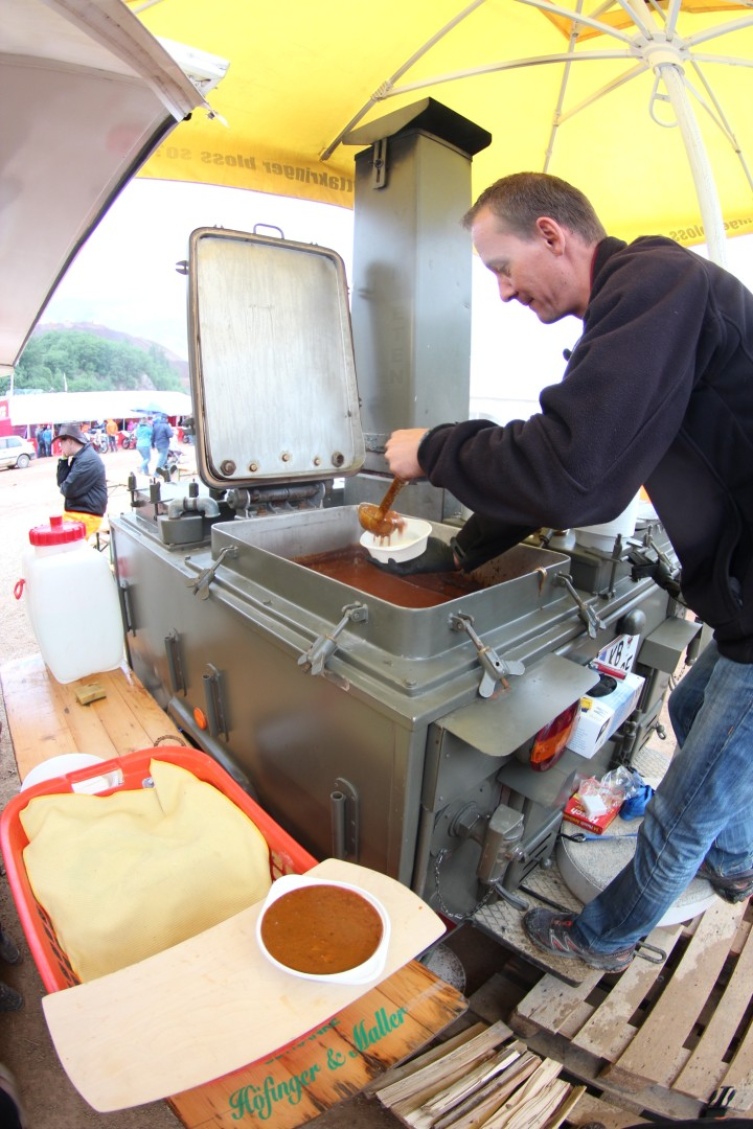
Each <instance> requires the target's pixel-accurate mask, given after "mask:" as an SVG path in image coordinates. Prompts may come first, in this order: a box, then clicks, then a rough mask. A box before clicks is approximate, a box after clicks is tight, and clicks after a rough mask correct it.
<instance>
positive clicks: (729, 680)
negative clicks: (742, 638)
mask: <svg viewBox="0 0 753 1129" xmlns="http://www.w3.org/2000/svg"><path fill="white" fill-rule="evenodd" d="M669 715H670V719H671V721H672V726H673V728H674V731H675V735H676V737H677V741H678V744H679V746H680V749H679V751H678V752H677V753H676V754H675V756H674V757H673V759H672V763H671V764H670V767H669V770H668V771H667V774H666V776H665V777H664V779H663V780H662V782H661V784H660V786H659V787H658V788H657V790H656V794H655V795H654V797H653V799H652V800H651V802H650V803H649V805H648V807H647V808H646V814H645V816H644V819H643V823H642V824H641V828H640V831H639V834H638V840H637V846H636V850H635V856H634V858H633V860H632V862H630V863H629V864H628V865H627V866H626V867H625V868H624V870H622V871H621V872H620V873H619V874H618V875H617V877H616V878H614V879H613V880H612V882H610V884H609V885H608V886H607V887H606V889H605V890H603V891H602V892H601V893H600V894H599V895H598V896H597V897H596V898H594V899H593V901H591V902H589V903H588V905H587V906H585V907H584V909H583V910H582V911H581V913H580V914H579V915H578V916H577V917H576V919H575V925H574V927H573V933H574V934H575V939H576V941H577V942H578V943H579V944H585V945H586V946H588V947H589V948H591V949H594V950H596V951H597V952H613V951H615V950H617V949H624V948H627V947H628V946H629V945H634V944H635V943H636V942H637V941H639V940H640V939H641V938H642V937H645V936H646V935H647V934H648V933H650V932H651V930H652V929H653V928H654V926H655V925H656V924H657V922H659V921H660V920H661V918H662V917H663V916H664V914H665V912H666V911H667V909H669V907H670V906H671V905H672V904H673V902H675V901H676V899H677V898H678V897H679V896H680V894H681V893H682V892H683V890H684V889H685V887H686V886H687V885H688V883H689V882H690V880H691V879H692V878H693V877H694V876H695V874H696V872H697V871H698V868H699V866H700V865H701V863H702V862H703V861H704V859H707V860H708V862H709V864H710V865H711V866H712V867H713V869H714V870H715V871H716V872H717V873H718V874H720V875H723V876H724V877H733V876H735V875H737V874H740V873H741V872H743V871H746V870H750V869H751V867H753V664H749V663H735V662H731V661H730V660H729V659H725V658H723V657H722V656H721V655H720V654H719V652H718V650H717V648H716V645H715V644H714V643H710V644H709V646H708V647H706V649H705V650H704V651H703V652H702V654H701V656H700V657H699V659H698V661H697V662H696V663H695V665H694V666H693V667H691V669H690V670H689V671H688V673H687V674H686V675H685V677H684V678H683V679H682V681H681V682H680V683H679V684H678V686H677V687H676V688H675V689H674V691H673V692H672V694H671V696H670V700H669Z"/></svg>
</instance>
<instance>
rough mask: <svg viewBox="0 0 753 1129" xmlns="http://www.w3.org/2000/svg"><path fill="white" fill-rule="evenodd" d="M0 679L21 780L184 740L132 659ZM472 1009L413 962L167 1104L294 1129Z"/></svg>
mask: <svg viewBox="0 0 753 1129" xmlns="http://www.w3.org/2000/svg"><path fill="white" fill-rule="evenodd" d="M0 681H1V682H2V689H3V696H4V700H5V709H6V713H7V717H8V725H9V729H10V736H11V740H12V743H13V748H14V754H15V758H16V763H17V766H18V772H19V776H20V778H21V780H23V779H24V778H25V776H26V775H27V773H28V772H29V771H30V770H31V769H32V768H33V767H34V766H35V765H37V764H39V763H40V762H42V761H44V760H47V759H48V758H50V757H53V756H58V755H61V754H63V753H72V752H81V753H90V754H93V755H95V756H101V757H104V758H105V759H109V758H111V757H116V756H123V755H125V754H126V753H130V752H135V751H137V750H139V749H146V748H152V747H154V746H158V745H165V744H169V745H175V744H186V741H185V739H184V738H183V737H182V735H181V734H180V733H179V731H178V730H177V729H176V728H175V726H174V725H173V723H172V721H171V720H170V718H169V717H168V716H167V715H166V714H165V713H164V712H163V711H162V710H161V709H160V708H159V706H158V705H157V703H156V702H155V701H154V699H153V698H152V697H151V696H150V695H149V694H148V693H147V691H146V690H145V688H144V687H143V685H142V684H141V682H140V681H139V679H138V678H137V677H136V675H135V674H134V673H133V672H132V671H131V670H130V669H129V668H128V667H126V666H123V667H121V668H120V669H118V670H115V671H110V672H107V673H104V674H98V675H96V676H95V678H94V679H86V680H82V683H77V682H74V683H71V684H69V685H66V686H63V685H60V684H59V683H58V682H56V681H55V679H54V678H52V676H51V675H50V674H49V672H48V671H47V668H46V667H45V665H44V662H43V661H42V658H41V656H40V655H34V656H33V657H31V658H29V659H24V660H21V661H18V662H14V663H9V664H6V665H5V666H3V667H2V668H0ZM91 681H96V682H97V683H98V684H99V686H101V688H102V690H103V691H104V697H102V698H99V699H97V700H96V701H92V702H91V703H90V704H88V705H83V704H82V703H81V701H79V698H78V697H77V691H80V690H81V687H82V684H83V682H87V683H88V682H91ZM82 697H86V695H82ZM466 1008H467V1001H466V1000H465V998H464V997H463V996H462V995H461V994H460V993H459V992H458V991H456V990H455V989H454V988H452V987H451V986H450V985H448V984H446V983H444V982H443V981H442V980H440V979H439V978H438V977H436V976H435V975H434V974H433V973H432V972H430V971H429V970H428V969H427V968H425V967H424V966H423V965H422V964H420V963H418V962H416V961H411V962H410V963H409V964H407V965H405V966H404V967H403V968H402V969H400V970H399V971H398V972H396V973H395V974H394V975H392V976H390V977H389V978H388V979H387V980H385V981H383V982H382V983H381V984H379V985H378V986H377V987H376V988H374V989H372V990H371V991H369V992H367V993H366V994H365V995H364V996H362V997H361V998H360V999H359V1000H357V1001H356V1002H355V1003H353V1004H351V1005H350V1006H349V1007H347V1008H344V1009H343V1010H342V1011H341V1012H339V1013H338V1014H337V1015H335V1016H333V1017H331V1019H330V1020H329V1021H328V1022H327V1023H324V1024H322V1025H321V1026H320V1027H319V1028H318V1029H317V1030H314V1031H302V1032H301V1037H300V1039H299V1040H297V1041H296V1042H295V1043H293V1044H292V1045H289V1046H287V1047H284V1048H282V1049H281V1050H280V1051H278V1052H277V1053H275V1054H273V1055H271V1056H270V1057H269V1058H267V1059H265V1060H264V1061H259V1062H255V1063H250V1064H249V1065H248V1066H246V1067H244V1068H243V1069H241V1070H238V1071H235V1072H234V1073H233V1074H229V1075H226V1076H224V1077H222V1078H218V1079H216V1080H215V1081H213V1082H210V1083H208V1084H206V1085H203V1086H200V1087H197V1088H196V1089H194V1090H188V1091H184V1092H183V1093H181V1094H178V1095H176V1096H174V1097H171V1098H169V1099H168V1103H169V1105H170V1107H171V1108H172V1109H173V1111H174V1112H175V1114H176V1116H177V1117H178V1118H179V1120H180V1121H181V1122H182V1124H183V1125H184V1126H186V1129H198V1127H199V1126H206V1125H208V1124H211V1125H212V1126H213V1127H215V1129H231V1127H235V1126H237V1125H238V1123H239V1121H241V1120H245V1119H248V1120H251V1119H254V1120H263V1121H264V1122H265V1123H266V1124H268V1125H269V1126H271V1127H273V1129H295V1127H296V1126H299V1125H301V1124H303V1123H304V1122H306V1121H309V1120H311V1119H312V1118H313V1117H316V1116H318V1115H320V1114H321V1113H322V1112H323V1111H324V1110H326V1109H329V1108H330V1107H331V1106H332V1105H334V1104H336V1103H338V1102H341V1101H343V1100H344V1099H345V1098H348V1097H351V1096H354V1095H355V1094H357V1093H358V1092H359V1091H361V1090H362V1089H363V1088H364V1087H365V1086H366V1084H367V1083H369V1082H371V1081H373V1080H374V1079H375V1078H378V1077H379V1075H380V1074H381V1073H382V1072H383V1071H384V1070H386V1069H388V1068H390V1067H392V1066H393V1065H394V1064H395V1063H397V1062H399V1061H402V1060H403V1059H405V1058H408V1057H410V1056H411V1055H413V1054H414V1053H415V1052H416V1051H418V1050H419V1049H421V1048H422V1047H424V1046H425V1045H426V1044H427V1043H429V1042H430V1041H431V1040H432V1039H433V1038H434V1037H435V1036H436V1035H437V1034H438V1033H439V1032H440V1031H441V1030H443V1029H444V1028H445V1027H447V1026H448V1025H449V1024H450V1023H452V1022H453V1021H454V1020H455V1019H457V1018H458V1017H459V1016H460V1015H462V1014H463V1013H464V1012H465V1010H466ZM397 1012H400V1014H401V1021H400V1023H399V1024H394V1025H393V1024H391V1023H390V1018H389V1017H390V1016H392V1015H394V1014H396V1013H397Z"/></svg>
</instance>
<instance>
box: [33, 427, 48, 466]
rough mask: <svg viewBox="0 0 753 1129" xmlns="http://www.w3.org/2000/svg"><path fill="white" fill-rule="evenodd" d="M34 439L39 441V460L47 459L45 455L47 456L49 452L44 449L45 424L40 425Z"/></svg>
mask: <svg viewBox="0 0 753 1129" xmlns="http://www.w3.org/2000/svg"><path fill="white" fill-rule="evenodd" d="M34 438H35V439H36V441H37V458H38V459H43V458H44V457H45V455H46V454H47V451H45V449H44V424H43V423H40V424H39V426H38V427H37V429H36V431H35V432H34Z"/></svg>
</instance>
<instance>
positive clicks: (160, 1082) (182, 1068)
mask: <svg viewBox="0 0 753 1129" xmlns="http://www.w3.org/2000/svg"><path fill="white" fill-rule="evenodd" d="M309 873H310V874H311V875H312V876H314V875H315V876H317V877H320V878H329V879H332V880H333V881H342V882H350V883H352V884H353V885H354V886H360V887H361V888H362V889H364V890H367V891H370V892H371V893H373V894H374V895H375V896H376V897H377V898H379V899H380V901H381V902H382V903H383V905H384V906H385V908H386V909H387V912H388V914H389V916H390V921H391V925H392V933H391V938H390V946H389V952H388V955H387V963H386V966H385V968H384V971H383V973H382V975H381V976H380V977H379V980H377V981H375V982H372V983H371V984H366V985H358V986H351V985H337V986H335V985H326V984H322V983H317V982H316V981H308V980H300V979H298V978H297V977H294V976H290V975H288V974H287V973H284V972H280V971H278V970H277V969H275V968H274V967H273V966H272V965H270V964H269V962H268V961H267V960H265V958H264V957H263V956H262V954H261V953H260V952H259V950H258V948H257V945H256V941H255V937H254V927H255V924H256V919H257V916H258V914H259V909H260V905H256V906H251V907H250V908H249V909H247V910H244V911H243V912H242V913H239V914H237V915H236V916H235V917H232V918H230V919H229V920H228V921H223V922H222V923H221V924H220V925H216V926H215V927H214V928H213V929H208V930H206V931H205V932H204V933H200V934H199V935H198V936H197V937H192V938H191V939H190V940H188V941H184V942H182V943H181V944H180V945H175V946H174V947H173V948H171V949H167V950H165V951H164V952H162V953H158V954H157V955H156V956H153V957H150V958H149V959H148V960H144V961H141V962H139V963H138V964H133V965H129V967H128V968H123V969H121V970H120V971H119V972H114V973H112V974H111V975H110V976H103V977H102V978H101V979H99V980H92V981H90V982H89V983H87V984H80V985H78V986H77V987H75V988H68V989H65V990H64V991H61V992H55V993H53V994H52V995H49V996H47V997H46V998H45V999H44V1000H43V1001H42V1006H43V1008H44V1013H45V1018H46V1020H47V1026H48V1027H49V1030H50V1034H51V1036H52V1041H53V1043H54V1045H55V1049H56V1051H57V1053H58V1056H59V1058H60V1061H61V1063H62V1065H63V1067H64V1068H65V1070H66V1072H67V1074H68V1077H69V1078H70V1080H71V1082H72V1083H73V1085H74V1086H75V1087H76V1089H77V1090H78V1091H79V1093H80V1094H81V1095H82V1097H83V1098H84V1099H85V1100H86V1101H87V1102H88V1103H89V1105H91V1106H92V1107H93V1108H94V1109H95V1110H98V1111H100V1112H103V1113H104V1112H108V1111H111V1110H116V1109H125V1108H128V1107H130V1106H135V1105H142V1104H144V1103H146V1102H151V1101H156V1100H158V1099H159V1098H164V1097H166V1096H168V1095H171V1094H177V1093H180V1092H181V1091H183V1090H188V1089H190V1088H191V1087H195V1086H199V1085H201V1084H202V1083H204V1082H208V1081H209V1080H211V1079H213V1078H218V1077H220V1076H221V1075H223V1074H227V1073H228V1072H230V1071H232V1070H237V1069H238V1068H239V1067H241V1066H244V1065H246V1064H247V1063H251V1062H255V1061H256V1060H257V1059H260V1058H262V1057H264V1056H265V1055H268V1054H270V1052H272V1051H274V1050H276V1049H278V1048H280V1047H283V1046H285V1045H286V1044H287V1043H289V1042H291V1041H292V1040H294V1039H296V1038H297V1037H299V1036H300V1035H301V1034H302V1033H303V1032H306V1031H309V1030H311V1029H312V1028H313V1027H316V1026H317V1024H320V1023H322V1022H323V1021H324V1020H326V1019H328V1018H329V1017H330V1016H332V1015H334V1014H335V1013H336V1012H339V1011H341V1010H342V1009H343V1008H344V1007H346V1006H347V1005H348V1004H350V1003H351V1002H352V1001H354V1000H356V999H358V998H359V997H361V996H363V995H364V994H365V993H366V992H368V991H370V990H371V989H373V987H374V985H375V983H379V982H380V981H382V980H384V979H385V978H387V977H388V976H390V975H391V974H392V973H394V972H395V971H396V970H397V969H399V968H401V967H402V966H403V965H404V964H406V963H407V962H408V961H410V960H412V959H413V957H415V956H416V955H417V954H418V953H420V952H422V951H423V950H424V949H425V948H427V947H428V946H429V945H431V944H432V943H433V942H434V941H436V940H437V939H438V938H439V937H441V936H442V934H443V933H444V931H445V927H444V925H443V923H442V921H441V919H440V918H439V917H438V916H437V915H436V914H435V913H434V912H433V911H432V910H431V909H430V908H429V907H428V906H427V905H426V903H425V902H423V901H422V900H421V899H420V898H419V897H418V896H417V895H416V894H414V893H413V892H412V891H411V890H409V889H408V888H407V887H405V886H403V885H401V884H400V883H399V882H396V881H395V880H394V879H392V878H387V877H385V875H383V874H378V873H377V872H376V871H373V870H368V869H366V868H365V867H361V866H356V865H354V864H353V863H347V862H341V861H339V860H338V859H326V860H325V861H324V862H322V863H319V864H318V865H317V866H315V867H314V868H313V869H312V870H311V871H309Z"/></svg>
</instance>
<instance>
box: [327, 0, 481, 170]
mask: <svg viewBox="0 0 753 1129" xmlns="http://www.w3.org/2000/svg"><path fill="white" fill-rule="evenodd" d="M485 2H486V0H472V3H470V4H468V5H467V7H465V8H463V10H462V11H461V12H458V14H457V15H456V16H454V17H453V18H452V19H451V20H450V21H449V22H448V23H446V24H445V25H444V27H441V28H440V29H439V31H437V32H435V34H434V35H432V36H431V38H430V39H427V41H426V43H424V44H422V46H421V47H419V48H418V50H417V51H414V52H413V54H412V55H410V56H409V57H408V58H407V59H406V60H405V62H404V63H402V64H401V66H399V67H398V68H397V70H396V71H395V73H394V74H393V75H391V77H390V78H388V79H386V80H385V81H384V82H383V83H382V84H381V85H380V86H379V88H378V90H376V91H375V92H374V94H372V95H371V97H370V98H369V100H368V102H366V103H365V104H364V105H363V106H362V107H361V109H360V110H358V111H357V112H356V113H355V114H354V115H353V117H352V118H351V119H350V121H349V122H348V123H347V125H345V126H344V127H343V128H342V129H341V130H340V132H339V133H338V135H337V137H335V138H334V139H333V140H332V141H330V143H329V145H328V146H327V147H326V149H323V150H322V152H321V153H320V155H319V159H320V160H322V161H328V160H329V158H330V157H331V156H332V154H333V153H334V151H335V149H336V148H337V146H338V145H339V144H340V143H341V142H342V139H343V137H345V135H346V133H349V132H350V130H351V129H353V127H354V126H356V125H358V123H359V122H360V121H361V119H362V118H363V117H365V116H366V114H368V112H369V110H371V109H372V108H373V107H374V106H376V105H377V103H378V102H381V101H382V100H383V99H384V98H386V97H388V95H389V92H390V90H391V89H392V87H393V86H394V84H395V82H396V81H397V79H399V78H400V77H401V75H404V74H405V72H406V71H408V70H410V68H411V67H412V66H413V65H414V63H417V62H418V60H419V59H421V58H422V57H423V56H424V55H425V54H426V53H427V51H430V50H431V48H432V47H434V46H435V44H437V43H439V41H440V39H444V37H445V36H446V35H449V33H450V32H451V31H452V30H453V28H455V27H457V26H458V24H460V23H462V22H463V20H465V19H467V17H468V16H470V15H471V14H472V13H473V12H475V10H476V8H480V7H481V5H482V4H484V3H485Z"/></svg>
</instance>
